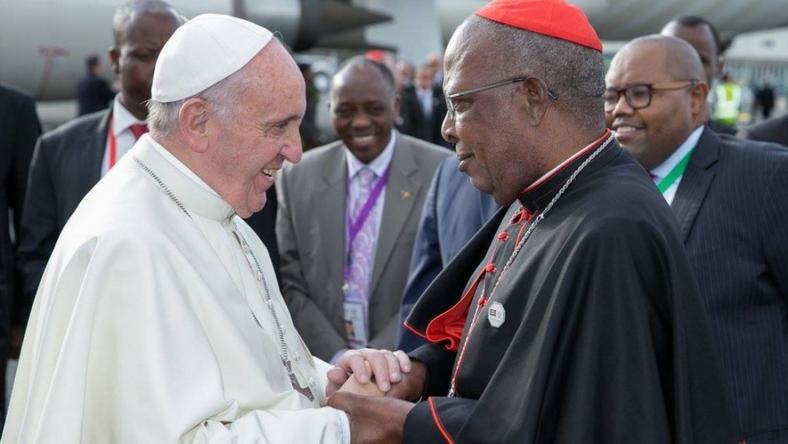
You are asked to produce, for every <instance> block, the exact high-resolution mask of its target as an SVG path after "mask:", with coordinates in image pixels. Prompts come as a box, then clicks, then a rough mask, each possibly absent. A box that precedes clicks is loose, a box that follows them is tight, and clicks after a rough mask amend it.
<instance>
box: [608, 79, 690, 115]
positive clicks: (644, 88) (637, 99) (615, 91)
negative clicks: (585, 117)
mask: <svg viewBox="0 0 788 444" xmlns="http://www.w3.org/2000/svg"><path fill="white" fill-rule="evenodd" d="M697 84H698V80H694V79H693V80H676V81H673V82H661V83H643V84H639V85H630V86H627V87H626V88H607V89H606V90H605V95H604V96H603V97H604V100H605V112H610V111H613V110H614V109H616V105H618V101H619V99H620V98H621V94H622V93H623V94H624V100H626V102H627V104H628V105H629V106H630V107H632V109H642V108H646V107H648V106H649V105H651V96H652V95H653V94H652V91H665V90H672V89H683V88H688V87H693V86H695V85H697Z"/></svg>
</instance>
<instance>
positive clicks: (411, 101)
mask: <svg viewBox="0 0 788 444" xmlns="http://www.w3.org/2000/svg"><path fill="white" fill-rule="evenodd" d="M433 76H434V70H433V69H432V68H431V67H429V66H427V65H423V66H420V67H419V68H418V69H417V70H416V77H415V80H414V82H413V84H412V85H410V86H406V87H405V88H403V89H402V93H401V96H402V99H401V106H400V121H401V123H400V130H401V131H402V132H403V133H405V134H407V135H410V136H413V137H416V138H419V139H421V140H425V141H427V142H431V143H434V144H438V145H442V146H445V147H451V144H450V143H449V142H447V141H445V140H444V139H443V137H441V124H442V123H443V118H444V117H446V99H445V98H444V96H443V88H441V87H440V86H438V85H434V84H433V83H432V79H433Z"/></svg>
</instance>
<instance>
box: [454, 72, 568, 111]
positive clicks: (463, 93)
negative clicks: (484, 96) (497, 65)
mask: <svg viewBox="0 0 788 444" xmlns="http://www.w3.org/2000/svg"><path fill="white" fill-rule="evenodd" d="M530 79H537V80H539V81H540V82H542V80H540V79H538V78H536V77H532V76H526V77H515V78H513V79H509V80H501V81H498V82H495V83H490V84H489V85H484V86H478V87H476V88H471V89H469V90H465V91H460V92H457V93H454V94H448V95H446V108H447V109H448V114H447V115H448V116H449V117H452V118H453V117H454V113H455V111H454V109H455V106H454V103H452V100H455V99H459V98H462V97H467V96H470V95H471V94H476V93H479V92H482V91H487V90H488V89H493V88H498V87H499V86H504V85H511V84H512V83H518V82H525V81H528V80H530ZM542 83H544V82H542ZM546 89H547V97H549V98H550V99H552V100H558V94H556V93H554V92H553V91H552V90H550V88H546Z"/></svg>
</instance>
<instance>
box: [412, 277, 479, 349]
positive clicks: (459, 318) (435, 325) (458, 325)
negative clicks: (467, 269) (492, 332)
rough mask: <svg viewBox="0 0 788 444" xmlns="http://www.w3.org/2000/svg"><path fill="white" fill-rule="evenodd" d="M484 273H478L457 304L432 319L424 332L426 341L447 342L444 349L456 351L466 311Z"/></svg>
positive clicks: (466, 315) (463, 326) (466, 314)
mask: <svg viewBox="0 0 788 444" xmlns="http://www.w3.org/2000/svg"><path fill="white" fill-rule="evenodd" d="M485 274H486V273H485V271H482V272H481V273H479V275H478V276H476V279H475V280H474V281H473V285H471V287H470V288H469V289H468V291H466V292H465V294H464V295H462V298H460V300H459V302H457V303H456V304H454V306H453V307H451V308H450V309H448V310H446V311H444V312H443V313H441V314H439V315H438V316H436V317H435V318H433V319H432V320H431V321H430V323H429V324H428V325H427V329H426V330H425V333H426V336H427V340H428V341H430V342H440V341H448V342H449V343H448V344H446V349H447V350H449V351H457V347H458V346H459V345H460V338H461V337H462V330H463V328H465V319H466V318H467V317H468V309H469V308H470V306H471V301H473V295H474V294H476V288H477V287H478V286H479V283H481V281H482V279H484V275H485Z"/></svg>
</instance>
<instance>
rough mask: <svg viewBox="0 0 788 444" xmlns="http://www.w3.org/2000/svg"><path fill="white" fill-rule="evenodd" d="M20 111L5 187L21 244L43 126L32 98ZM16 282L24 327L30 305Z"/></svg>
mask: <svg viewBox="0 0 788 444" xmlns="http://www.w3.org/2000/svg"><path fill="white" fill-rule="evenodd" d="M17 112H18V120H17V127H16V128H15V130H16V137H15V138H14V146H13V150H12V155H13V162H12V171H11V172H10V174H9V175H8V177H7V182H6V184H5V186H6V189H7V190H8V196H9V206H10V207H11V208H13V209H14V232H15V233H16V237H17V245H18V244H19V238H20V233H21V231H22V226H21V224H22V218H23V213H24V202H25V194H26V191H27V180H28V173H29V168H30V160H31V158H32V156H33V147H34V146H35V145H36V139H38V137H39V136H40V135H41V124H40V122H39V120H38V114H37V113H36V108H35V102H34V101H33V100H32V99H30V100H23V101H21V103H20V107H19V109H18V111H17ZM14 281H15V284H16V285H15V288H14V290H13V294H14V297H13V298H14V299H13V307H12V308H11V311H12V313H11V320H12V323H14V324H17V323H22V324H24V322H25V321H26V320H27V317H26V316H25V317H24V318H23V319H22V320H21V322H20V319H19V312H20V310H21V311H24V308H23V307H24V306H25V305H26V304H25V302H24V284H23V277H22V276H19V275H17V277H16V278H15V279H14Z"/></svg>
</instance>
